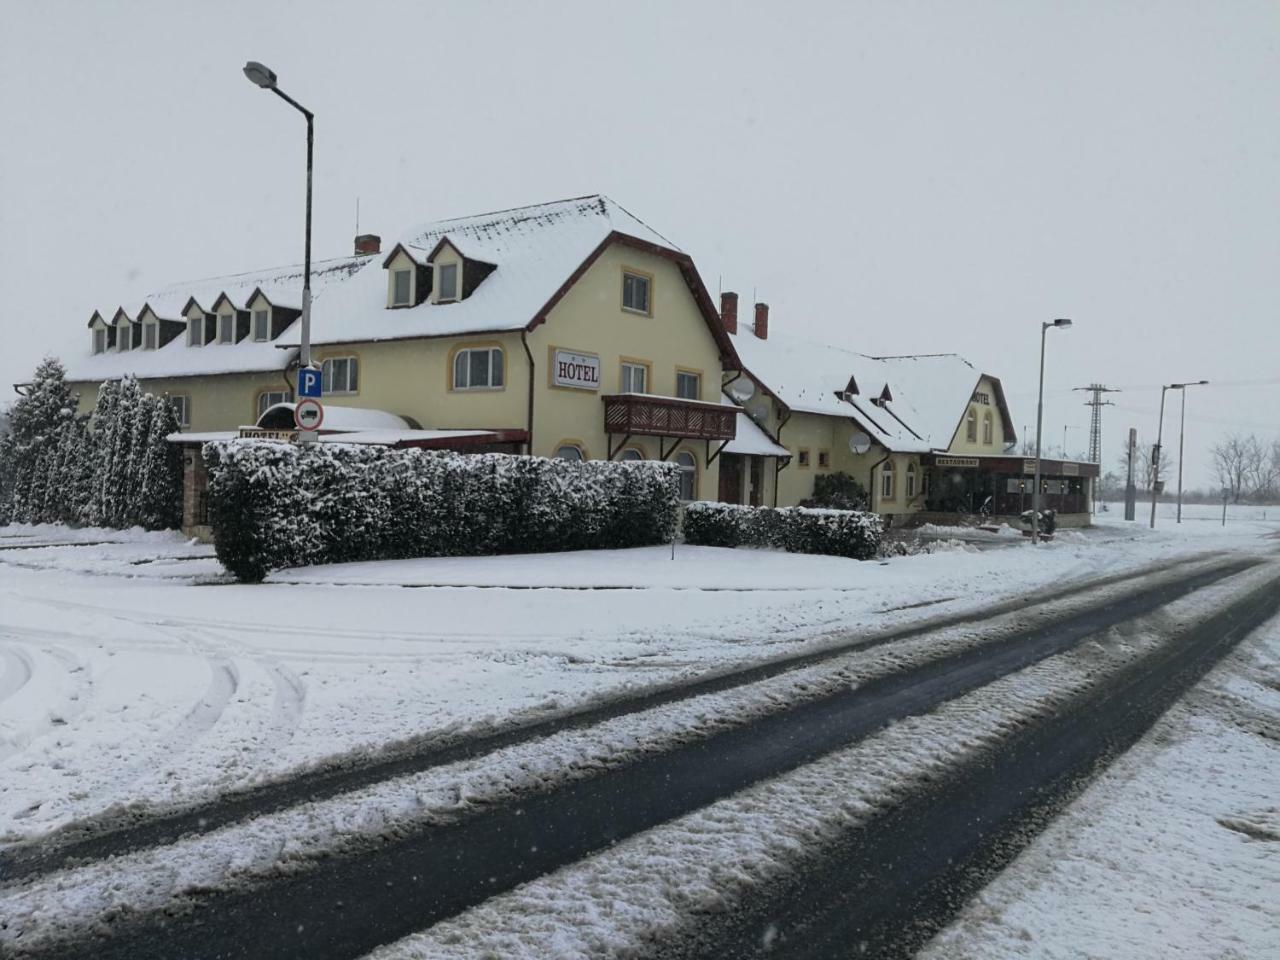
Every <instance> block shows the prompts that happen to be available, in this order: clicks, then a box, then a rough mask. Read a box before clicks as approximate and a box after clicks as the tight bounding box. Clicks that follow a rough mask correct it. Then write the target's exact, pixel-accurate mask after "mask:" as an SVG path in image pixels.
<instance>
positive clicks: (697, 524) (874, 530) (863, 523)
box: [684, 501, 880, 560]
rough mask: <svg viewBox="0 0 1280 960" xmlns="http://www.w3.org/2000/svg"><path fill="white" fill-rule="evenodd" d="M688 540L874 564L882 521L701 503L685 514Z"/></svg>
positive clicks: (844, 513) (840, 513)
mask: <svg viewBox="0 0 1280 960" xmlns="http://www.w3.org/2000/svg"><path fill="white" fill-rule="evenodd" d="M684 538H685V542H686V543H692V544H696V545H700V546H708V547H737V546H753V547H777V548H780V549H782V550H786V551H788V552H790V553H821V554H827V555H828V556H833V557H851V558H853V559H855V560H870V559H871V558H872V557H874V556H875V555H876V553H877V551H878V550H879V547H880V518H879V517H878V516H876V515H875V514H872V513H861V512H859V511H856V510H811V509H808V508H806V507H782V508H775V507H743V506H739V505H737V504H732V503H710V502H706V501H699V502H697V503H691V504H689V505H688V506H687V507H686V508H685V511H684Z"/></svg>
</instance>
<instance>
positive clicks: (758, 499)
mask: <svg viewBox="0 0 1280 960" xmlns="http://www.w3.org/2000/svg"><path fill="white" fill-rule="evenodd" d="M763 500H764V457H752V458H751V506H753V507H758V506H760V504H761V503H762V502H763Z"/></svg>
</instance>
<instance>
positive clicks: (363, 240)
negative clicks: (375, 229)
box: [356, 233, 382, 257]
mask: <svg viewBox="0 0 1280 960" xmlns="http://www.w3.org/2000/svg"><path fill="white" fill-rule="evenodd" d="M381 252H382V238H381V237H380V236H378V235H377V234H376V233H362V234H360V236H358V237H356V256H357V257H363V256H366V255H368V254H372V253H381Z"/></svg>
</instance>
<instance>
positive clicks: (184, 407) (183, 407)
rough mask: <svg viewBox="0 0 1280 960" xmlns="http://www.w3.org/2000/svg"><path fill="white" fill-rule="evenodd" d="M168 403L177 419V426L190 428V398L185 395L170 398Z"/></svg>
mask: <svg viewBox="0 0 1280 960" xmlns="http://www.w3.org/2000/svg"><path fill="white" fill-rule="evenodd" d="M169 403H171V404H172V405H173V412H174V415H175V416H176V417H177V418H178V426H180V427H189V426H191V398H190V397H188V396H186V395H185V394H181V393H180V394H178V395H177V396H170V397H169Z"/></svg>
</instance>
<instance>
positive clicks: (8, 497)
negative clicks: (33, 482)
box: [0, 433, 17, 527]
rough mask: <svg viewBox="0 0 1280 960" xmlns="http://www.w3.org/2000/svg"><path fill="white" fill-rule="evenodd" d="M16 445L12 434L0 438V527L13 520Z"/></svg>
mask: <svg viewBox="0 0 1280 960" xmlns="http://www.w3.org/2000/svg"><path fill="white" fill-rule="evenodd" d="M16 457H17V445H16V444H15V443H14V440H13V434H11V433H6V434H5V435H4V436H3V437H0V527H3V526H7V525H8V524H9V523H10V522H12V520H13V483H14V479H15V477H14V472H15V470H16V468H17V463H16Z"/></svg>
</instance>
